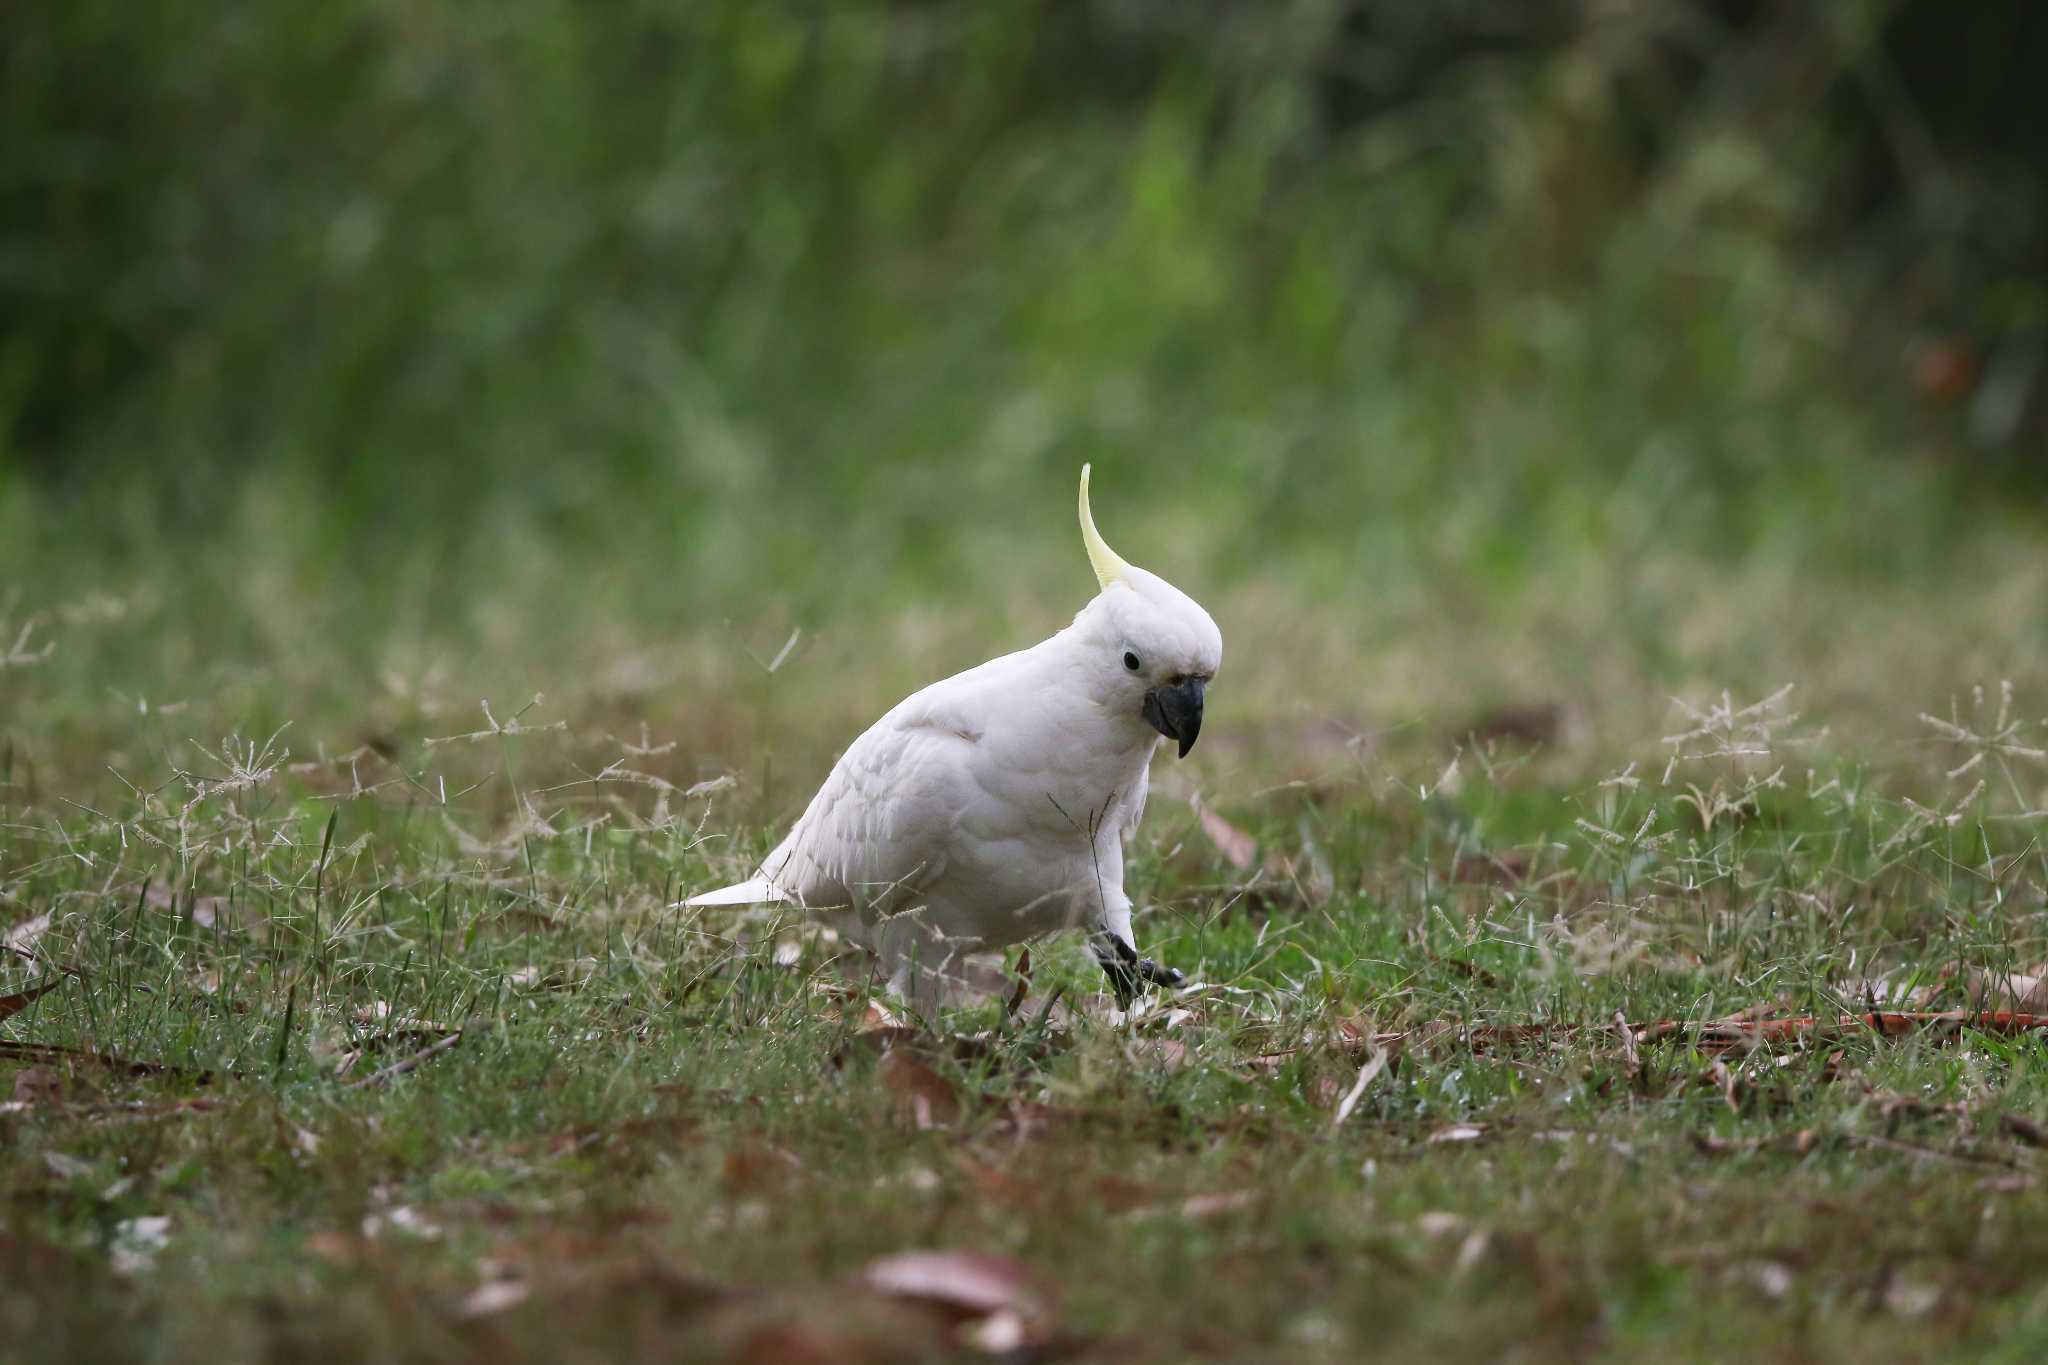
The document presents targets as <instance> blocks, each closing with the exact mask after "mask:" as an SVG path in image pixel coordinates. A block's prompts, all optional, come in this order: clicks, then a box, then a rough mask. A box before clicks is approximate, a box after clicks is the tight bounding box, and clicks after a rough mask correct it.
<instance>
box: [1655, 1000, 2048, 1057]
mask: <svg viewBox="0 0 2048 1365" xmlns="http://www.w3.org/2000/svg"><path fill="white" fill-rule="evenodd" d="M1964 1029H1975V1030H1977V1031H1978V1032H1979V1033H1995V1034H1998V1035H1999V1036H2001V1037H2006V1038H2014V1037H2019V1036H2021V1035H2023V1034H2028V1033H2048V1014H2019V1013H2015V1012H2014V1011H2011V1010H1918V1011H1910V1012H1902V1011H1886V1010H1877V1011H1873V1012H1871V1013H1869V1014H1843V1015H1838V1016H1836V1017H1834V1018H1832V1019H1830V1018H1825V1017H1821V1016H1816V1015H1811V1014H1805V1015H1797V1016H1794V1017H1791V1018H1786V1019H1740V1020H1712V1019H1702V1020H1679V1019H1660V1020H1658V1021H1657V1022H1656V1023H1654V1024H1644V1025H1641V1026H1640V1027H1638V1028H1637V1029H1636V1030H1635V1041H1636V1042H1638V1043H1649V1042H1656V1041H1658V1040H1660V1039H1664V1038H1675V1037H1685V1038H1688V1039H1691V1040H1692V1041H1694V1042H1696V1043H1697V1044H1699V1045H1700V1046H1701V1047H1704V1048H1710V1049H1713V1050H1717V1051H1727V1050H1729V1049H1732V1048H1739V1047H1761V1046H1763V1045H1764V1044H1767V1043H1790V1042H1799V1041H1804V1040H1809V1039H1811V1040H1827V1041H1832V1040H1834V1039H1838V1038H1847V1037H1852V1036H1855V1035H1857V1034H1862V1033H1876V1034H1880V1035H1882V1036H1883V1037H1886V1038H1904V1037H1908V1036H1910V1035H1913V1034H1929V1035H1932V1036H1934V1037H1935V1038H1937V1039H1938V1040H1941V1041H1951V1040H1953V1039H1955V1038H1956V1037H1958V1036H1959V1035H1960V1034H1961V1033H1962V1032H1963V1030H1964Z"/></svg>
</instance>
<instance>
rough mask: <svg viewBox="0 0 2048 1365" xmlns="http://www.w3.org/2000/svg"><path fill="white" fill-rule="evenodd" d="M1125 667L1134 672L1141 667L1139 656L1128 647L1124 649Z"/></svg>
mask: <svg viewBox="0 0 2048 1365" xmlns="http://www.w3.org/2000/svg"><path fill="white" fill-rule="evenodd" d="M1124 667H1125V668H1128V669H1130V670H1131V672H1133V673H1136V672H1137V671H1138V668H1139V664H1138V656H1137V655H1135V654H1133V653H1131V651H1129V650H1128V649H1127V650H1125V651H1124Z"/></svg>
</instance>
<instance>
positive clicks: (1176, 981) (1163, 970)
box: [1138, 957, 1188, 989]
mask: <svg viewBox="0 0 2048 1365" xmlns="http://www.w3.org/2000/svg"><path fill="white" fill-rule="evenodd" d="M1138 976H1139V977H1140V978H1141V979H1142V980H1143V981H1144V982H1145V983H1146V984H1147V985H1150V986H1165V987H1167V988H1168V989H1171V988H1173V987H1175V986H1182V985H1185V984H1187V979H1188V974H1187V973H1186V972H1184V971H1181V970H1180V969H1179V968H1178V967H1169V966H1167V965H1165V964H1164V963H1161V962H1154V961H1153V960H1152V959H1151V958H1149V957H1141V958H1139V959H1138Z"/></svg>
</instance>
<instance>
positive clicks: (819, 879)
mask: <svg viewBox="0 0 2048 1365" xmlns="http://www.w3.org/2000/svg"><path fill="white" fill-rule="evenodd" d="M1081 538H1082V541H1083V543H1085V544H1086V546H1087V548H1088V559H1089V562H1090V563H1091V564H1093V565H1094V567H1095V577H1096V580H1097V582H1099V583H1100V584H1101V587H1102V590H1101V592H1100V593H1098V594H1097V595H1096V597H1095V598H1094V600H1093V601H1091V602H1089V603H1088V605H1087V606H1085V607H1083V608H1081V611H1080V613H1079V614H1078V615H1076V616H1075V617H1074V620H1073V623H1072V624H1071V625H1069V626H1068V627H1067V628H1066V629H1065V630H1062V631H1060V632H1059V633H1058V634H1057V635H1054V636H1053V637H1052V638H1051V639H1049V640H1045V641H1042V642H1040V643H1039V644H1036V645H1033V646H1032V647H1031V648H1029V649H1026V650H1020V651H1019V652H1017V653H1015V654H1005V655H1004V656H1002V657H1001V658H999V659H991V660H989V661H988V662H987V663H985V664H982V665H981V666H980V667H978V668H970V669H968V670H967V671H966V672H965V673H959V674H956V675H954V676H953V677H950V678H947V679H945V680H944V681H943V682H936V683H933V684H932V685H931V686H929V687H927V688H925V689H924V690H922V691H920V692H917V693H915V694H913V695H911V696H910V697H908V698H906V699H905V700H903V701H902V702H900V703H898V704H897V705H896V707H895V708H894V709H893V710H891V711H890V712H889V713H888V714H887V715H885V716H883V717H882V718H881V719H880V720H879V721H877V722H876V723H875V724H874V725H873V727H871V728H870V729H869V730H868V731H867V733H865V734H863V735H862V736H861V737H860V738H859V739H857V740H855V741H854V742H853V745H852V747H850V748H849V749H847V751H846V752H845V754H843V755H842V756H841V757H840V759H839V762H838V763H836V764H835V765H833V768H832V773H831V775H830V776H829V777H827V778H826V779H825V785H824V786H822V787H820V788H819V789H818V794H817V795H816V796H814V797H812V798H811V804H810V806H809V807H808V808H807V809H806V810H805V811H804V813H803V818H802V819H800V820H798V821H797V822H796V827H795V828H794V829H792V830H790V832H789V835H788V837H787V838H785V839H784V840H783V841H782V842H781V843H780V844H778V845H776V848H775V851H774V852H773V853H771V854H769V855H768V857H767V858H766V859H765V860H764V861H763V862H762V863H761V865H760V867H759V869H758V870H757V871H756V872H755V874H754V876H753V877H752V878H751V879H750V880H748V881H745V882H741V883H739V884H738V885H735V886H728V887H724V888H721V889H720V890H717V891H707V892H705V893H704V894H702V895H699V896H693V897H691V898H690V899H689V900H688V901H686V902H684V904H686V905H696V906H709V905H754V904H769V903H787V904H793V905H796V906H798V907H800V908H802V909H804V910H806V911H808V912H811V913H813V914H815V915H817V916H818V917H819V918H820V919H822V920H824V921H825V922H826V923H828V924H830V925H831V926H832V927H834V928H835V929H837V930H838V931H839V932H840V933H841V934H842V935H844V936H845V937H847V938H849V939H851V940H852V941H854V942H856V943H859V944H863V945H865V946H867V947H869V948H871V949H873V950H874V951H875V953H876V954H877V955H878V956H879V958H880V959H881V964H882V967H883V970H884V971H885V972H886V973H887V975H888V978H889V986H890V989H891V990H893V991H895V992H896V993H897V994H898V995H901V996H905V997H907V998H910V999H913V1000H915V1001H917V1002H919V1003H920V1004H922V1005H927V1006H928V1005H930V1004H932V1003H934V1002H935V1001H936V999H937V997H938V990H939V986H940V983H941V981H942V980H943V977H944V974H945V972H946V969H947V967H948V965H949V964H951V963H952V962H953V961H954V959H955V958H956V957H958V956H959V955H960V954H962V953H970V952H980V951H985V950H992V949H999V948H1002V947H1005V946H1007V945H1009V944H1012V943H1017V942H1020V941H1022V940H1024V939H1028V938H1033V937H1036V936H1038V935H1040V934H1044V933H1049V932H1051V931H1053V930H1058V929H1066V928H1074V927H1086V928H1087V929H1088V930H1089V931H1090V939H1089V947H1090V950H1091V951H1092V952H1093V954H1094V956H1095V959H1096V960H1097V961H1098V962H1100V963H1101V964H1102V969H1103V971H1104V972H1106V973H1107V974H1108V976H1109V981H1110V985H1111V987H1112V988H1113V989H1114V990H1115V992H1116V995H1117V998H1118V1000H1119V1001H1120V1002H1122V1003H1125V1004H1128V1003H1129V1002H1130V1000H1131V998H1132V997H1133V996H1134V995H1135V994H1136V993H1137V991H1138V988H1139V985H1140V983H1151V984H1160V985H1173V984H1177V983H1178V982H1179V981H1180V980H1181V974H1180V973H1179V972H1176V971H1174V970H1172V969H1171V968H1166V967H1162V966H1160V965H1159V964H1157V963H1155V962H1153V961H1151V960H1150V959H1147V958H1141V957H1139V956H1138V949H1137V944H1136V942H1135V940H1134V939H1133V938H1132V936H1131V898H1130V897H1129V896H1128V895H1126V894H1125V892H1124V844H1125V842H1126V841H1127V840H1128V839H1129V838H1130V837H1131V835H1132V833H1133V832H1135V831H1136V829H1137V827H1138V820H1139V817H1140V816H1142V815H1143V814H1144V811H1145V789H1146V783H1147V769H1148V767H1149V765H1150V763H1151V760H1152V752H1153V750H1154V749H1155V748H1157V747H1158V744H1159V741H1160V739H1161V738H1162V737H1164V738H1166V739H1169V740H1172V741H1174V742H1175V743H1176V744H1178V745H1179V746H1180V754H1181V756H1182V757H1186V756H1187V752H1188V750H1189V749H1191V748H1193V747H1194V743H1195V737H1196V736H1197V735H1199V734H1200V733H1201V730H1202V694H1203V689H1204V688H1206V687H1207V686H1208V685H1209V680H1210V679H1212V678H1214V677H1215V676H1216V670H1217V668H1218V667H1220V666H1221V664H1222V662H1223V636H1222V633H1221V632H1219V631H1218V630H1217V629H1216V623H1215V622H1214V621H1213V620H1211V619H1210V617H1209V613H1208V612H1206V611H1204V610H1202V608H1201V607H1200V606H1198V605H1197V604H1196V603H1195V602H1194V600H1193V599H1192V598H1190V597H1188V595H1187V594H1185V593H1183V592H1182V591H1180V589H1178V588H1176V587H1174V586H1173V585H1172V584H1171V583H1168V582H1167V581H1166V580H1165V579H1163V578H1160V577H1159V576H1158V575H1156V574H1152V573H1148V572H1146V571H1145V570H1143V569H1141V568H1138V567H1137V566H1136V565H1133V564H1128V563H1125V562H1124V561H1123V560H1122V559H1120V558H1118V556H1117V555H1116V553H1115V552H1114V551H1113V550H1111V549H1110V548H1109V546H1108V545H1107V544H1105V543H1104V542H1103V539H1102V536H1101V535H1100V534H1099V533H1098V532H1097V531H1096V529H1095V517H1094V514H1093V513H1092V512H1091V511H1090V510H1089V507H1088V467H1087V466H1086V465H1083V466H1082V468H1081Z"/></svg>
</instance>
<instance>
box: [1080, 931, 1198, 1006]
mask: <svg viewBox="0 0 2048 1365" xmlns="http://www.w3.org/2000/svg"><path fill="white" fill-rule="evenodd" d="M1105 937H1106V938H1107V941H1106V942H1102V941H1098V943H1097V948H1096V960H1097V961H1099V962H1100V963H1101V964H1102V974H1103V975H1104V976H1106V977H1108V978H1109V989H1110V990H1111V992H1113V993H1114V994H1115V996H1116V1006H1117V1008H1118V1009H1123V1010H1127V1009H1129V1008H1130V1007H1131V1002H1132V1001H1134V1000H1136V999H1137V998H1138V994H1139V988H1140V986H1141V984H1142V985H1145V986H1165V987H1169V988H1171V987H1174V986H1179V985H1181V984H1183V983H1184V982H1186V981H1187V979H1188V978H1187V974H1186V973H1185V972H1181V971H1177V970H1176V969H1174V968H1172V967H1168V966H1165V965H1163V964H1161V963H1158V962H1154V961H1153V960H1152V959H1151V958H1149V957H1139V956H1138V953H1137V950H1136V949H1135V948H1132V947H1131V946H1130V945H1129V944H1127V943H1125V942H1124V941H1123V940H1122V939H1120V938H1117V937H1115V936H1114V935H1108V936H1105Z"/></svg>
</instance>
